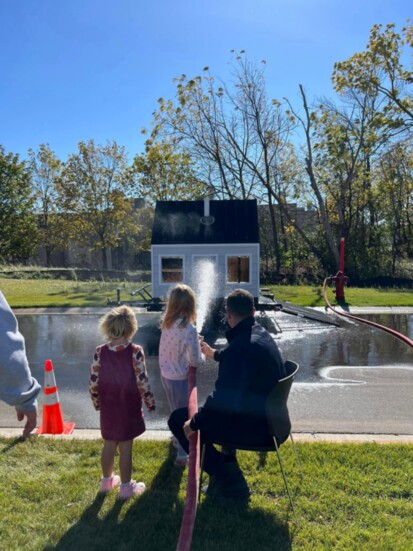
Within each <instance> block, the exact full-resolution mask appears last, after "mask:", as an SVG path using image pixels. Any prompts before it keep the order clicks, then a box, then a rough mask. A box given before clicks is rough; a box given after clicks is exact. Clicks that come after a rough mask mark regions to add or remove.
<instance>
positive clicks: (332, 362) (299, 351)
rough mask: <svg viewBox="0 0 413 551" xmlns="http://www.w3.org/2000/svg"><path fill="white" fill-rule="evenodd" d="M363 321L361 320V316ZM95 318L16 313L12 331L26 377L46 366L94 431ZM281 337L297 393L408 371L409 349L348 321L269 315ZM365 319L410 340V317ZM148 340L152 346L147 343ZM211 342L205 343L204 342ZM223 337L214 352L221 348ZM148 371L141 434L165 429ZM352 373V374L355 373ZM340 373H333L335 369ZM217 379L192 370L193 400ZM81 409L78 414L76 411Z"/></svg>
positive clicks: (155, 380)
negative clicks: (22, 350) (151, 402)
mask: <svg viewBox="0 0 413 551" xmlns="http://www.w3.org/2000/svg"><path fill="white" fill-rule="evenodd" d="M137 317H138V322H139V325H140V327H141V331H138V333H137V335H136V337H135V339H134V340H135V341H136V342H137V343H139V344H142V345H143V346H144V348H147V347H152V348H153V346H154V344H153V339H154V337H155V341H156V332H157V331H158V322H157V319H156V318H155V317H154V316H153V315H151V316H148V315H147V314H138V316H137ZM365 317H366V318H367V316H365ZM98 319H99V316H97V315H92V314H88V315H77V314H74V315H49V314H47V315H18V321H19V327H20V330H21V332H22V333H23V335H24V336H25V339H26V348H27V355H28V358H29V362H30V366H31V369H32V372H33V375H34V376H35V377H36V378H37V379H38V380H39V382H41V383H43V379H44V362H45V360H46V359H48V358H50V359H52V361H53V365H54V369H55V374H56V381H57V385H58V388H59V393H60V395H61V401H62V403H63V401H64V403H65V408H66V413H67V417H68V420H70V419H71V418H75V417H76V416H77V417H79V415H81V418H82V426H87V427H96V428H97V427H98V424H99V423H98V416H97V414H96V412H95V411H94V409H93V407H92V404H91V402H90V399H89V394H88V378H89V366H90V363H91V360H92V356H93V353H94V350H95V347H96V346H97V345H98V344H101V342H102V338H101V337H100V335H99V332H98ZM275 319H276V320H277V323H278V324H279V326H280V327H281V328H282V330H283V332H282V333H279V334H277V335H275V336H274V339H275V341H276V342H277V344H278V346H279V347H280V349H281V352H282V354H283V356H284V358H288V359H290V360H294V361H296V362H298V363H299V364H300V371H299V374H298V377H297V380H296V384H295V388H296V390H297V391H300V389H301V390H305V389H307V390H308V389H310V387H311V389H312V390H316V389H318V390H319V389H321V388H323V387H324V388H327V387H328V386H337V385H355V384H356V385H360V384H364V382H363V377H362V376H360V373H361V372H360V369H363V370H364V369H366V367H367V369H369V366H370V367H371V368H374V367H377V368H378V367H380V368H386V369H392V368H395V367H398V368H399V367H400V366H401V365H406V366H412V363H413V349H411V348H410V347H408V346H407V345H406V344H404V343H402V342H401V341H399V340H398V339H396V338H395V337H393V336H392V335H390V334H388V333H385V332H383V331H380V330H378V329H375V328H373V327H370V326H367V325H363V324H361V323H358V322H353V321H350V322H348V321H346V320H344V321H342V322H341V327H340V328H336V327H331V326H324V325H321V324H317V323H314V322H313V321H309V320H305V319H302V318H297V317H295V316H290V315H288V314H285V313H276V314H275ZM368 319H371V320H372V321H375V322H377V323H381V324H383V325H387V326H388V327H392V328H393V329H396V330H397V331H400V332H402V333H404V334H407V335H408V336H409V337H410V338H413V316H406V315H393V314H392V315H384V314H380V315H374V316H372V315H370V316H369V317H368ZM151 339H152V340H151ZM209 342H210V341H209ZM225 343H226V341H225V339H224V338H223V337H222V335H220V336H219V338H218V339H216V340H215V342H214V343H212V342H210V344H214V346H220V347H221V346H225ZM146 359H147V368H148V374H149V378H150V381H151V386H152V389H153V391H154V393H155V396H156V399H157V410H156V412H155V413H154V414H153V415H149V414H147V413H146V414H145V418H146V421H147V426H148V428H151V429H156V428H165V421H166V418H167V416H168V415H169V408H168V405H167V402H166V399H165V396H164V391H163V388H162V385H161V382H160V377H159V368H158V360H157V357H156V355H149V354H147V358H146ZM355 368H356V369H357V371H355ZM336 369H339V371H336ZM216 376H217V365H216V364H215V362H213V361H208V362H207V364H206V365H205V366H204V367H203V368H202V369H200V370H199V372H198V380H197V384H198V400H199V403H200V404H202V403H203V401H204V400H205V398H206V396H207V395H208V394H209V393H210V392H211V390H212V388H213V384H214V381H215V379H216ZM80 411H81V414H80V413H79V412H80Z"/></svg>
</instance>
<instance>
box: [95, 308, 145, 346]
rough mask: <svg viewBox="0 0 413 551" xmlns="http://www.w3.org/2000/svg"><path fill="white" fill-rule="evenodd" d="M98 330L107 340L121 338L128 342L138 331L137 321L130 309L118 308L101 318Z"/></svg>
mask: <svg viewBox="0 0 413 551" xmlns="http://www.w3.org/2000/svg"><path fill="white" fill-rule="evenodd" d="M99 329H100V331H101V333H102V334H103V335H104V336H105V337H106V338H107V339H108V340H116V339H120V338H121V337H125V338H126V339H128V340H130V339H131V338H132V337H133V335H134V334H135V333H136V331H137V330H138V321H137V319H136V316H135V313H134V311H133V310H132V308H129V306H118V307H117V308H113V310H111V311H110V312H108V313H107V314H105V315H104V316H103V318H101V320H100V322H99Z"/></svg>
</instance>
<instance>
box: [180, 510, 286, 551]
mask: <svg viewBox="0 0 413 551" xmlns="http://www.w3.org/2000/svg"><path fill="white" fill-rule="evenodd" d="M274 507H275V506H274ZM222 549H225V550H228V551H229V550H234V551H235V550H236V551H251V550H252V549H259V550H260V551H267V550H268V551H270V550H271V551H274V550H275V549H276V550H277V551H290V550H291V549H292V543H291V534H290V531H289V527H288V518H287V517H286V515H285V512H284V511H283V513H282V514H279V513H278V512H277V510H276V509H275V510H274V511H270V512H269V511H268V510H264V509H262V508H260V507H257V506H254V507H252V506H251V504H250V503H249V502H237V501H234V500H229V499H221V500H208V499H205V500H203V501H201V504H200V506H199V507H198V512H197V517H196V523H195V530H194V535H193V540H192V546H191V551H215V550H216V551H218V550H219V551H220V550H222Z"/></svg>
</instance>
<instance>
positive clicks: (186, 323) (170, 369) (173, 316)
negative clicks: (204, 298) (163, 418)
mask: <svg viewBox="0 0 413 551" xmlns="http://www.w3.org/2000/svg"><path fill="white" fill-rule="evenodd" d="M195 303H196V299H195V293H194V291H193V290H192V289H191V287H189V286H188V285H184V284H177V285H175V286H174V287H173V288H172V289H171V291H170V293H169V297H168V301H167V304H166V309H165V314H164V317H163V319H162V324H161V330H162V333H161V340H160V343H159V367H160V370H161V381H162V385H163V387H164V389H165V393H166V396H167V399H168V402H169V406H170V408H171V411H175V410H176V409H179V408H183V407H187V406H188V368H189V366H190V365H192V366H193V367H199V366H200V365H201V364H202V363H203V362H204V361H205V357H204V355H203V354H202V352H201V346H200V342H199V336H198V333H197V330H196V328H195V325H194V324H195V322H196V311H195ZM175 446H176V448H177V457H176V460H175V465H177V466H185V465H186V464H187V462H188V455H187V453H186V452H185V450H184V449H183V448H182V447H181V446H180V445H179V443H178V442H176V441H175Z"/></svg>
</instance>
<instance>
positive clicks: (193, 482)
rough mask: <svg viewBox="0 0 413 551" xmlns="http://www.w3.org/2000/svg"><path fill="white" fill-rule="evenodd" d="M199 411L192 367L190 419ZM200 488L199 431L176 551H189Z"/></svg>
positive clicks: (191, 445) (193, 438)
mask: <svg viewBox="0 0 413 551" xmlns="http://www.w3.org/2000/svg"><path fill="white" fill-rule="evenodd" d="M197 411H198V393H197V387H196V368H195V367H192V366H191V367H190V368H189V373H188V418H189V419H191V418H192V416H193V415H195V413H196V412H197ZM198 487H199V431H197V432H195V433H194V434H192V435H191V436H190V437H189V463H188V482H187V485H186V499H185V505H184V513H183V516H182V523H181V530H180V533H179V538H178V544H177V546H176V551H189V550H190V548H191V543H192V534H193V531H194V526H195V518H196V508H197V503H198Z"/></svg>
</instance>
